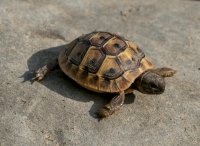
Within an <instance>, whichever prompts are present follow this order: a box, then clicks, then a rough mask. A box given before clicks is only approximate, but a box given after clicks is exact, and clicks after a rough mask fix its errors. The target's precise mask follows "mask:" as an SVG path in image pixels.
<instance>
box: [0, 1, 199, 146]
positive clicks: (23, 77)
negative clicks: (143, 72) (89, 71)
mask: <svg viewBox="0 0 200 146" xmlns="http://www.w3.org/2000/svg"><path fill="white" fill-rule="evenodd" d="M199 8H200V2H199V1H190V0H163V1H160V0H148V1H145V0H134V1H133V0H125V1H116V0H110V1H106V0H103V1H98V2H97V1H93V0H76V1H70V0H59V1H53V0H43V1H38V0H18V1H11V0H1V1H0V38H1V39H0V83H1V86H0V145H1V146H12V145H13V146H44V145H48V146H55V145H60V146H62V145H66V146H72V145H82V146H88V145H94V146H96V145H99V146H101V145H102V146H103V145H116V146H118V145H127V146H129V145H130V146H132V145H136V146H137V145H138V146H140V145H145V146H152V145H166V146H167V145H170V146H171V145H181V146H194V145H196V146H198V145H199V143H200V97H199V95H200V63H199V56H200V48H199V46H200V9H199ZM93 30H104V31H110V32H115V33H117V34H119V35H123V36H124V37H126V38H127V39H128V40H130V41H133V42H135V43H136V44H137V45H139V46H140V48H141V49H142V50H143V51H144V52H145V53H146V55H147V56H148V57H149V58H151V60H152V61H153V62H154V64H155V66H156V67H162V66H168V67H172V68H174V69H176V70H178V73H177V74H176V75H175V76H174V77H172V78H167V79H166V82H167V86H166V90H165V92H164V93H163V94H162V95H157V96H155V95H144V94H141V93H139V92H134V93H135V95H128V96H126V101H125V104H124V106H123V107H122V109H121V110H120V111H118V112H117V113H116V114H114V115H112V116H110V117H108V118H106V119H103V120H101V121H99V120H98V119H97V118H95V113H96V111H97V110H98V109H99V108H100V107H101V106H103V105H104V104H106V103H107V102H108V100H109V99H110V98H106V97H105V95H102V94H98V93H93V92H91V91H88V90H86V89H84V88H82V87H80V86H79V85H77V84H76V83H75V82H73V81H72V80H70V79H69V78H68V77H66V76H65V74H64V73H62V72H61V71H60V70H58V71H55V72H53V73H51V74H50V75H49V76H47V77H46V78H45V79H44V80H43V81H41V82H34V83H33V84H31V82H29V81H28V80H29V79H30V78H31V77H32V74H31V73H30V71H34V70H35V69H36V68H37V67H39V66H41V65H42V64H45V63H46V62H47V61H48V60H50V59H52V58H54V57H56V56H57V55H58V53H59V51H60V50H61V49H62V48H63V46H64V45H65V44H67V43H69V42H70V41H72V40H73V39H74V38H76V37H78V36H80V35H82V34H84V33H89V32H91V31H93Z"/></svg>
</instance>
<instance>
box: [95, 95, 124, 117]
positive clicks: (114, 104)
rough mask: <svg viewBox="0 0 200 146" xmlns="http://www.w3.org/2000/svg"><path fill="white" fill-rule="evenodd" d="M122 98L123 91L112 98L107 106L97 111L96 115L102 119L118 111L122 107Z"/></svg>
mask: <svg viewBox="0 0 200 146" xmlns="http://www.w3.org/2000/svg"><path fill="white" fill-rule="evenodd" d="M124 98H125V95H124V91H123V92H121V93H120V94H118V95H116V96H115V97H113V99H112V100H111V101H110V102H109V103H108V104H106V105H105V106H103V107H102V108H101V109H100V110H99V112H98V114H99V115H100V116H101V117H103V118H104V117H107V116H110V115H112V114H113V113H114V112H115V111H116V110H118V109H119V108H120V107H121V106H122V105H123V103H124Z"/></svg>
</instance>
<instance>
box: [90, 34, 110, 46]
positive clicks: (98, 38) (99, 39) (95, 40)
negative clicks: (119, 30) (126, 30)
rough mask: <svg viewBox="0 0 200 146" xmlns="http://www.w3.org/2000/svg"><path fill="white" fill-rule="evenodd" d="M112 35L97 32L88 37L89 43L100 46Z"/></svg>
mask: <svg viewBox="0 0 200 146" xmlns="http://www.w3.org/2000/svg"><path fill="white" fill-rule="evenodd" d="M112 37H113V35H111V34H110V33H107V32H99V33H97V34H95V35H94V36H93V37H92V38H90V42H91V45H94V46H102V45H103V44H104V43H106V42H107V41H108V40H109V39H110V38H112Z"/></svg>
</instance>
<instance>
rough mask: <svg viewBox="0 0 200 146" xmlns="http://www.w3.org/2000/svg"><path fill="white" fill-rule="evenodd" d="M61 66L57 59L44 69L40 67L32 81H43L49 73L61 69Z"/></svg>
mask: <svg viewBox="0 0 200 146" xmlns="http://www.w3.org/2000/svg"><path fill="white" fill-rule="evenodd" d="M59 68H60V67H59V64H58V59H55V60H53V61H51V62H49V63H48V64H46V65H44V66H43V67H39V68H38V69H37V70H36V71H35V74H36V76H35V77H34V78H33V79H32V80H35V79H37V80H38V81H40V80H42V79H43V78H44V77H45V76H46V75H47V74H48V73H50V72H52V71H54V70H56V69H59Z"/></svg>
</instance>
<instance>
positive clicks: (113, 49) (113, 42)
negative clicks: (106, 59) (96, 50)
mask: <svg viewBox="0 0 200 146" xmlns="http://www.w3.org/2000/svg"><path fill="white" fill-rule="evenodd" d="M126 47H127V45H126V43H125V42H124V41H123V40H120V39H118V38H112V39H110V40H109V41H108V42H107V43H106V45H105V46H104V49H105V50H106V54H108V55H117V54H119V53H120V52H122V51H124V50H125V49H126Z"/></svg>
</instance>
